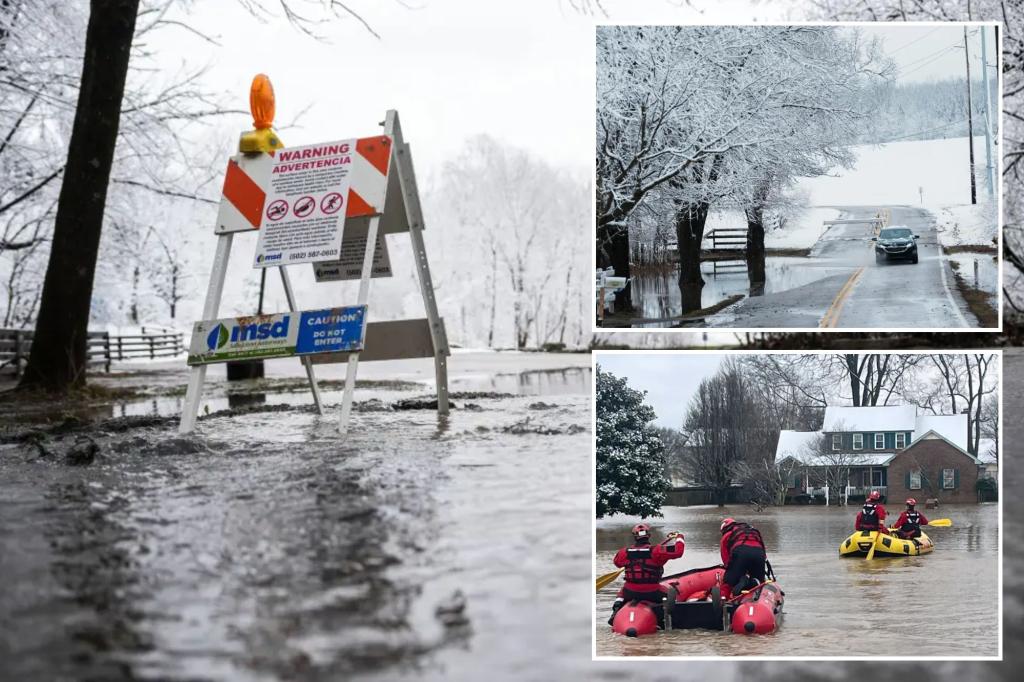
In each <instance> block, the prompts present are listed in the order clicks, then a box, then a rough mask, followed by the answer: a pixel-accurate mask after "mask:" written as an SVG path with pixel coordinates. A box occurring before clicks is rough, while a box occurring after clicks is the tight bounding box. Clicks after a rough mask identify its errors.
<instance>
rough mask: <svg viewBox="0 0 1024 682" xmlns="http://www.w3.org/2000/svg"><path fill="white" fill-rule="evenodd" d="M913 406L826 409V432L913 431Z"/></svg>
mask: <svg viewBox="0 0 1024 682" xmlns="http://www.w3.org/2000/svg"><path fill="white" fill-rule="evenodd" d="M916 417H917V408H916V407H914V406H913V405H885V406H876V407H826V408H825V423H824V425H823V426H822V429H823V430H824V431H913V430H914V426H915V420H916Z"/></svg>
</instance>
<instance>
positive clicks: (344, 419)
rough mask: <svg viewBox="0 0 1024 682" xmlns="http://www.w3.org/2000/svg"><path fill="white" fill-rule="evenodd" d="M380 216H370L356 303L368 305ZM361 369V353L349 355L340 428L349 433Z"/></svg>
mask: <svg viewBox="0 0 1024 682" xmlns="http://www.w3.org/2000/svg"><path fill="white" fill-rule="evenodd" d="M379 227H380V218H370V224H369V226H368V228H367V231H366V250H365V251H364V252H363V271H362V275H361V276H360V278H359V295H358V297H357V298H356V305H366V303H367V301H368V300H369V298H370V278H371V277H372V276H373V253H374V250H375V249H376V248H377V230H378V229H379ZM365 341H366V325H365V324H364V325H363V342H364V343H365ZM358 371H359V353H352V354H351V355H349V356H348V363H346V366H345V393H344V395H343V396H342V398H341V423H340V425H339V427H338V428H339V430H340V431H341V432H342V433H348V420H349V415H350V414H351V413H352V395H353V393H354V392H355V388H356V373H357V372H358Z"/></svg>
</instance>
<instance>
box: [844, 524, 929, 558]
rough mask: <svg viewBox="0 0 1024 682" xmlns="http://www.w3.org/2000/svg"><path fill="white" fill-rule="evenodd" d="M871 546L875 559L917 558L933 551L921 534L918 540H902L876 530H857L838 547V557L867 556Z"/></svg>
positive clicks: (926, 537) (927, 539)
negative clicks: (893, 557)
mask: <svg viewBox="0 0 1024 682" xmlns="http://www.w3.org/2000/svg"><path fill="white" fill-rule="evenodd" d="M871 545H874V546H875V556H876V557H890V556H918V555H921V554H928V553H929V552H931V551H932V550H933V549H935V545H933V544H932V541H931V539H930V538H929V537H928V536H927V535H925V534H924V533H923V532H922V533H921V537H919V538H914V539H913V540H903V539H902V538H898V537H896V536H895V535H886V534H885V533H879V532H878V531H876V530H858V531H855V532H854V533H853V535H851V536H850V537H848V538H846V540H844V541H843V544H841V545H839V556H867V553H868V550H870V549H871Z"/></svg>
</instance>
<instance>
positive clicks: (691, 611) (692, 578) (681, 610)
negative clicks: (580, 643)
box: [612, 566, 784, 637]
mask: <svg viewBox="0 0 1024 682" xmlns="http://www.w3.org/2000/svg"><path fill="white" fill-rule="evenodd" d="M724 574H725V569H724V568H723V567H722V566H711V567H709V568H695V569H692V570H689V571H685V572H683V573H677V574H675V575H670V576H668V577H667V578H665V579H664V580H662V581H661V584H662V585H663V586H664V587H665V589H666V591H667V593H668V594H667V598H666V600H665V606H664V608H663V609H662V608H655V605H654V604H653V603H652V602H648V601H642V600H637V601H631V602H628V603H626V604H623V605H622V608H620V609H619V610H618V612H617V613H616V614H615V618H614V619H613V620H612V630H613V631H614V632H617V633H618V634H621V635H626V636H627V637H639V636H640V635H650V634H653V633H655V632H657V631H658V630H659V629H660V628H665V629H676V630H679V629H693V628H705V629H708V630H724V629H725V621H726V620H729V622H730V624H731V625H730V629H731V630H732V631H733V632H736V633H739V634H765V633H768V632H772V631H774V630H775V628H776V627H778V624H779V619H780V617H781V615H782V602H783V595H784V593H783V591H782V589H781V588H780V587H779V586H778V584H777V583H774V582H772V583H767V584H765V585H762V586H760V587H758V588H757V589H756V590H753V591H751V592H750V593H749V594H746V595H743V596H742V597H740V598H739V599H737V600H736V601H733V602H731V603H726V602H723V601H722V598H721V583H722V576H723V575H724ZM663 613H664V614H665V615H666V616H667V618H665V619H664V621H665V622H661V620H662V614H663Z"/></svg>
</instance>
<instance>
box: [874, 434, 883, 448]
mask: <svg viewBox="0 0 1024 682" xmlns="http://www.w3.org/2000/svg"><path fill="white" fill-rule="evenodd" d="M883 448H885V434H884V433H876V434H875V450H882V449H883Z"/></svg>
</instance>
